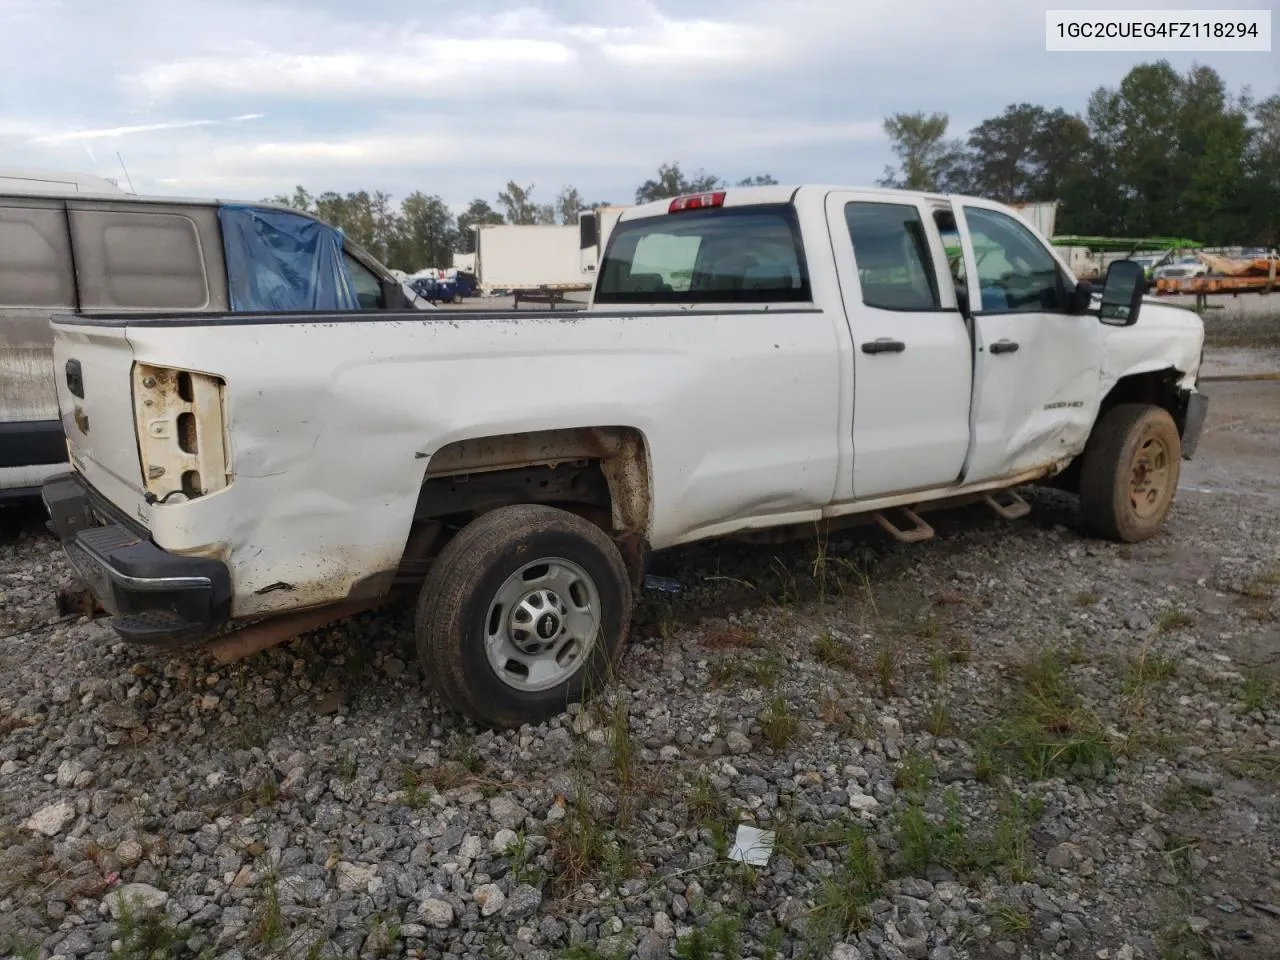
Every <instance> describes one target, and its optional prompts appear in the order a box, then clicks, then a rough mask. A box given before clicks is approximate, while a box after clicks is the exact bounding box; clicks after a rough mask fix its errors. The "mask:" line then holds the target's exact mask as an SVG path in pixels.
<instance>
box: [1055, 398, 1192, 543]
mask: <svg viewBox="0 0 1280 960" xmlns="http://www.w3.org/2000/svg"><path fill="white" fill-rule="evenodd" d="M1082 461H1083V462H1082V464H1081V470H1080V510H1081V513H1082V514H1083V515H1084V521H1085V524H1086V525H1087V526H1088V527H1089V529H1090V530H1092V531H1093V532H1094V533H1095V534H1098V535H1099V536H1102V537H1106V538H1107V539H1109V540H1118V541H1121V542H1123V543H1136V542H1138V541H1139V540H1146V539H1147V538H1148V537H1151V536H1153V535H1154V534H1156V533H1157V532H1158V531H1159V530H1160V528H1161V526H1163V524H1164V521H1165V517H1167V516H1168V514H1169V508H1170V507H1171V506H1172V505H1173V498H1174V494H1175V493H1176V492H1177V489H1178V476H1179V472H1180V468H1181V465H1182V441H1181V438H1180V437H1179V435H1178V427H1177V424H1175V423H1174V422H1173V417H1171V416H1170V415H1169V412H1168V411H1167V410H1165V409H1163V408H1162V407H1155V406H1150V405H1148V404H1143V403H1123V404H1119V405H1118V406H1115V407H1112V408H1111V409H1110V410H1108V411H1107V412H1106V413H1104V414H1103V415H1102V416H1101V417H1099V418H1098V422H1097V423H1096V424H1095V425H1094V428H1093V433H1092V434H1090V436H1089V443H1088V445H1087V446H1086V447H1085V450H1084V454H1083V456H1082Z"/></svg>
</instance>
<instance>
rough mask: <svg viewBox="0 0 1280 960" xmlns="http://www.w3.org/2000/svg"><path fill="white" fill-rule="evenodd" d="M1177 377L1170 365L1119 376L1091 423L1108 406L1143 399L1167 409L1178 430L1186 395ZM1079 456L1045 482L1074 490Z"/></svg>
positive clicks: (1182, 423) (1183, 420)
mask: <svg viewBox="0 0 1280 960" xmlns="http://www.w3.org/2000/svg"><path fill="white" fill-rule="evenodd" d="M1181 378H1182V374H1181V373H1180V372H1179V371H1178V370H1176V369H1175V368H1173V367H1165V368H1164V369H1163V370H1149V371H1147V372H1145V373H1135V374H1131V375H1130V376H1127V377H1121V378H1120V379H1119V380H1117V381H1116V382H1115V385H1114V386H1112V388H1111V389H1110V390H1109V391H1108V392H1107V395H1106V396H1105V397H1103V398H1102V403H1101V404H1100V405H1099V407H1098V415H1097V417H1095V418H1094V421H1093V422H1094V425H1095V426H1096V425H1097V423H1098V421H1099V420H1101V419H1102V417H1103V416H1104V415H1105V414H1106V412H1107V411H1108V410H1111V409H1112V408H1113V407H1117V406H1119V405H1120V404H1122V403H1147V404H1151V405H1152V406H1156V407H1163V408H1164V409H1165V410H1168V411H1169V413H1170V415H1171V416H1172V417H1173V422H1174V423H1175V424H1176V425H1177V427H1178V433H1179V434H1181V433H1182V430H1183V427H1185V426H1186V422H1187V395H1186V391H1184V390H1182V389H1180V388H1179V386H1178V381H1179V380H1180V379H1181ZM1082 460H1083V457H1082V456H1078V457H1076V458H1075V459H1074V460H1072V461H1071V463H1070V465H1068V467H1067V468H1066V469H1065V470H1063V471H1062V472H1061V473H1059V474H1056V475H1055V476H1053V477H1051V478H1049V479H1048V480H1046V481H1045V483H1046V485H1047V486H1052V487H1057V488H1059V489H1062V490H1068V491H1071V492H1072V493H1075V492H1078V490H1079V487H1080V464H1081V462H1082Z"/></svg>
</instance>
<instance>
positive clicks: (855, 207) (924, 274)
mask: <svg viewBox="0 0 1280 960" xmlns="http://www.w3.org/2000/svg"><path fill="white" fill-rule="evenodd" d="M844 220H845V224H846V225H847V226H848V228H849V238H850V239H851V240H852V241H853V256H854V259H855V261H856V262H857V266H858V281H859V283H860V284H861V285H862V302H863V303H864V304H866V305H867V306H868V307H879V308H881V309H883V310H937V309H939V307H940V306H941V300H940V299H939V296H938V277H937V274H935V273H934V269H933V258H932V257H931V256H930V255H929V243H928V239H927V238H926V236H925V232H924V223H923V221H922V220H921V218H920V213H919V211H918V210H917V209H916V208H915V207H914V206H912V205H911V204H905V203H870V202H854V203H848V204H845V208H844Z"/></svg>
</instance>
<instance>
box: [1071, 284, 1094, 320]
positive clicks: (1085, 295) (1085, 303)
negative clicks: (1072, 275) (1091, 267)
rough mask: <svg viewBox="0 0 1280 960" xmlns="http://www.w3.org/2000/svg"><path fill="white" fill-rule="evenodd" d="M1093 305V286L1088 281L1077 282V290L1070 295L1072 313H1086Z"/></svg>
mask: <svg viewBox="0 0 1280 960" xmlns="http://www.w3.org/2000/svg"><path fill="white" fill-rule="evenodd" d="M1092 303H1093V284H1092V283H1090V282H1089V281H1088V280H1077V281H1076V288H1075V289H1074V290H1072V291H1071V294H1070V312H1071V313H1073V314H1080V313H1086V312H1088V310H1089V307H1090V305H1091V304H1092Z"/></svg>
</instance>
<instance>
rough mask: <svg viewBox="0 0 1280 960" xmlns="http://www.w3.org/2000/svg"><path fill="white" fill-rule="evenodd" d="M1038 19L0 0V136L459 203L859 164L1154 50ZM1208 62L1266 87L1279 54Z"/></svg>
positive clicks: (642, 3) (761, 3) (198, 186)
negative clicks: (689, 173)
mask: <svg viewBox="0 0 1280 960" xmlns="http://www.w3.org/2000/svg"><path fill="white" fill-rule="evenodd" d="M1081 2H1084V0H1081ZM1187 2H1188V3H1190V2H1191V0H1187ZM1199 2H1201V3H1203V0H1199ZM1181 3H1182V0H1177V3H1176V4H1175V5H1181ZM1068 5H1070V2H1069V3H1068ZM1043 16H1044V14H1043V8H1042V7H1036V6H1034V5H1027V4H1025V3H1024V2H1021V0H972V2H971V3H969V4H956V3H954V0H917V2H916V3H915V4H913V5H912V6H911V7H910V8H905V7H903V6H902V5H901V4H863V3H850V2H848V0H787V2H786V3H785V4H778V3H776V2H768V0H680V2H679V3H677V2H676V0H525V2H519V0H517V2H510V0H471V2H469V3H468V4H466V5H463V6H461V7H459V6H457V5H455V4H451V3H445V2H444V0H361V3H360V4H358V5H352V4H351V3H350V2H349V0H307V2H303V0H183V2H181V3H173V2H172V0H119V2H118V3H115V4H110V5H107V4H86V3H83V2H80V0H74V2H73V0H0V22H3V23H5V24H6V25H8V26H11V27H13V26H14V25H15V24H16V25H17V26H16V27H15V29H10V30H5V31H0V90H4V91H5V93H4V98H3V100H2V101H0V145H2V146H3V153H4V156H5V163H6V164H14V165H25V166H41V167H52V168H61V169H75V170H80V169H83V168H84V164H85V158H86V156H88V157H89V158H90V159H89V162H90V164H92V165H94V166H96V165H97V163H98V159H95V158H99V157H100V159H101V160H102V162H103V164H104V169H102V170H97V169H90V170H86V171H85V172H94V173H99V174H101V173H109V174H112V175H114V174H117V173H118V172H119V171H118V169H116V168H117V167H118V161H117V160H116V159H115V157H114V153H115V152H116V151H117V150H120V151H122V153H123V154H124V155H125V159H126V160H127V162H128V167H129V172H130V174H131V175H132V178H133V180H134V182H135V183H136V185H137V187H138V189H139V190H142V191H144V192H145V191H153V192H183V193H187V194H191V195H200V194H205V193H214V194H218V195H223V196H234V197H241V198H246V199H252V198H256V197H260V196H267V195H271V194H274V193H279V192H283V191H288V190H292V188H293V186H294V185H295V184H298V183H302V184H304V185H305V186H307V187H308V188H309V189H311V190H312V191H313V192H315V191H322V190H327V189H336V190H343V191H346V190H354V189H370V190H373V189H383V190H387V191H389V192H391V193H392V194H393V195H396V196H403V195H404V194H406V193H408V192H409V191H411V190H415V189H422V190H425V191H427V192H429V193H439V194H440V195H441V196H443V197H445V199H446V200H448V201H449V202H451V203H458V202H465V201H466V200H468V199H470V198H471V197H474V196H484V197H489V198H493V197H494V195H495V194H496V193H497V191H498V190H499V189H500V188H501V186H502V184H504V183H505V182H506V180H507V179H511V178H514V179H517V180H519V181H520V182H523V183H528V182H536V183H537V185H538V186H537V194H536V195H537V196H538V197H539V198H540V199H542V200H549V199H550V196H548V193H549V192H551V191H555V190H557V189H559V187H560V186H561V185H562V184H565V183H574V184H576V185H577V186H578V187H579V189H580V190H581V191H582V192H583V193H584V194H588V195H590V197H591V198H592V199H604V198H611V199H614V200H623V199H627V198H628V197H629V195H630V194H631V192H632V191H633V190H634V187H635V185H636V184H638V183H639V182H641V181H643V180H644V179H646V178H647V177H650V176H652V175H653V173H654V171H655V168H656V167H657V165H658V163H660V162H663V161H678V162H680V163H681V164H682V166H684V167H685V168H686V170H693V169H697V168H699V167H701V168H704V169H706V170H709V171H711V172H713V173H717V174H720V175H722V176H725V177H726V178H730V179H734V178H737V177H740V176H747V175H750V174H756V173H770V174H773V175H774V176H776V177H778V178H779V179H782V180H784V181H790V182H796V181H806V180H808V181H815V180H820V181H826V182H845V183H866V182H869V181H871V180H873V179H874V178H875V177H877V176H879V175H880V173H881V171H882V169H883V167H884V165H885V163H886V162H889V160H890V158H889V155H888V149H887V143H886V141H885V139H884V136H883V132H882V130H881V126H880V125H881V120H882V118H883V117H885V116H887V115H888V114H890V113H893V112H896V111H901V110H906V111H914V110H927V111H933V110H940V111H944V112H947V113H948V114H949V115H950V116H951V118H952V129H951V133H952V134H953V135H961V134H963V132H964V129H965V127H966V126H967V125H970V124H974V123H977V122H979V121H981V120H982V119H983V118H985V117H989V116H992V115H994V114H996V113H998V112H999V111H1000V110H1002V109H1003V108H1004V106H1005V105H1006V104H1008V103H1011V102H1016V101H1023V100H1026V101H1030V102H1038V103H1044V104H1045V105H1048V106H1058V105H1061V106H1064V107H1066V108H1067V109H1069V110H1080V109H1083V107H1084V103H1085V100H1086V98H1087V96H1088V93H1089V92H1090V91H1091V90H1092V89H1093V88H1094V87H1096V86H1098V85H1100V84H1109V85H1113V84H1115V83H1116V82H1118V80H1119V79H1120V78H1121V77H1122V76H1123V74H1124V73H1125V71H1126V70H1128V69H1129V67H1130V66H1132V65H1133V63H1134V62H1136V61H1137V60H1139V59H1142V58H1138V57H1126V56H1115V55H1077V54H1046V53H1045V51H1044V49H1043V47H1044V20H1043ZM1146 59H1150V58H1146ZM1171 59H1172V60H1173V62H1174V64H1175V66H1177V67H1179V68H1180V69H1185V68H1186V66H1188V65H1189V62H1190V60H1189V58H1182V59H1181V60H1180V59H1179V58H1177V57H1172V58H1171ZM1196 59H1198V60H1199V61H1200V62H1205V63H1209V64H1210V65H1212V66H1214V67H1215V68H1217V69H1218V70H1220V71H1221V72H1222V74H1223V76H1224V77H1225V78H1226V80H1227V81H1228V83H1229V84H1230V85H1231V86H1232V87H1233V88H1235V89H1238V88H1239V87H1240V86H1241V85H1242V84H1244V83H1251V84H1252V85H1253V86H1254V89H1255V93H1258V94H1260V95H1265V94H1266V93H1268V92H1270V91H1271V90H1273V89H1274V88H1275V74H1274V70H1273V69H1268V66H1267V60H1266V58H1265V56H1264V55H1259V56H1257V57H1253V58H1250V57H1249V56H1247V55H1237V56H1230V57H1228V56H1214V55H1200V56H1198V57H1197V58H1196ZM215 118H224V119H215ZM126 144H127V146H125V145H126ZM86 150H90V151H91V152H90V153H86ZM92 151H96V152H92ZM106 167H111V168H112V169H109V170H108V169H105V168H106Z"/></svg>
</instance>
